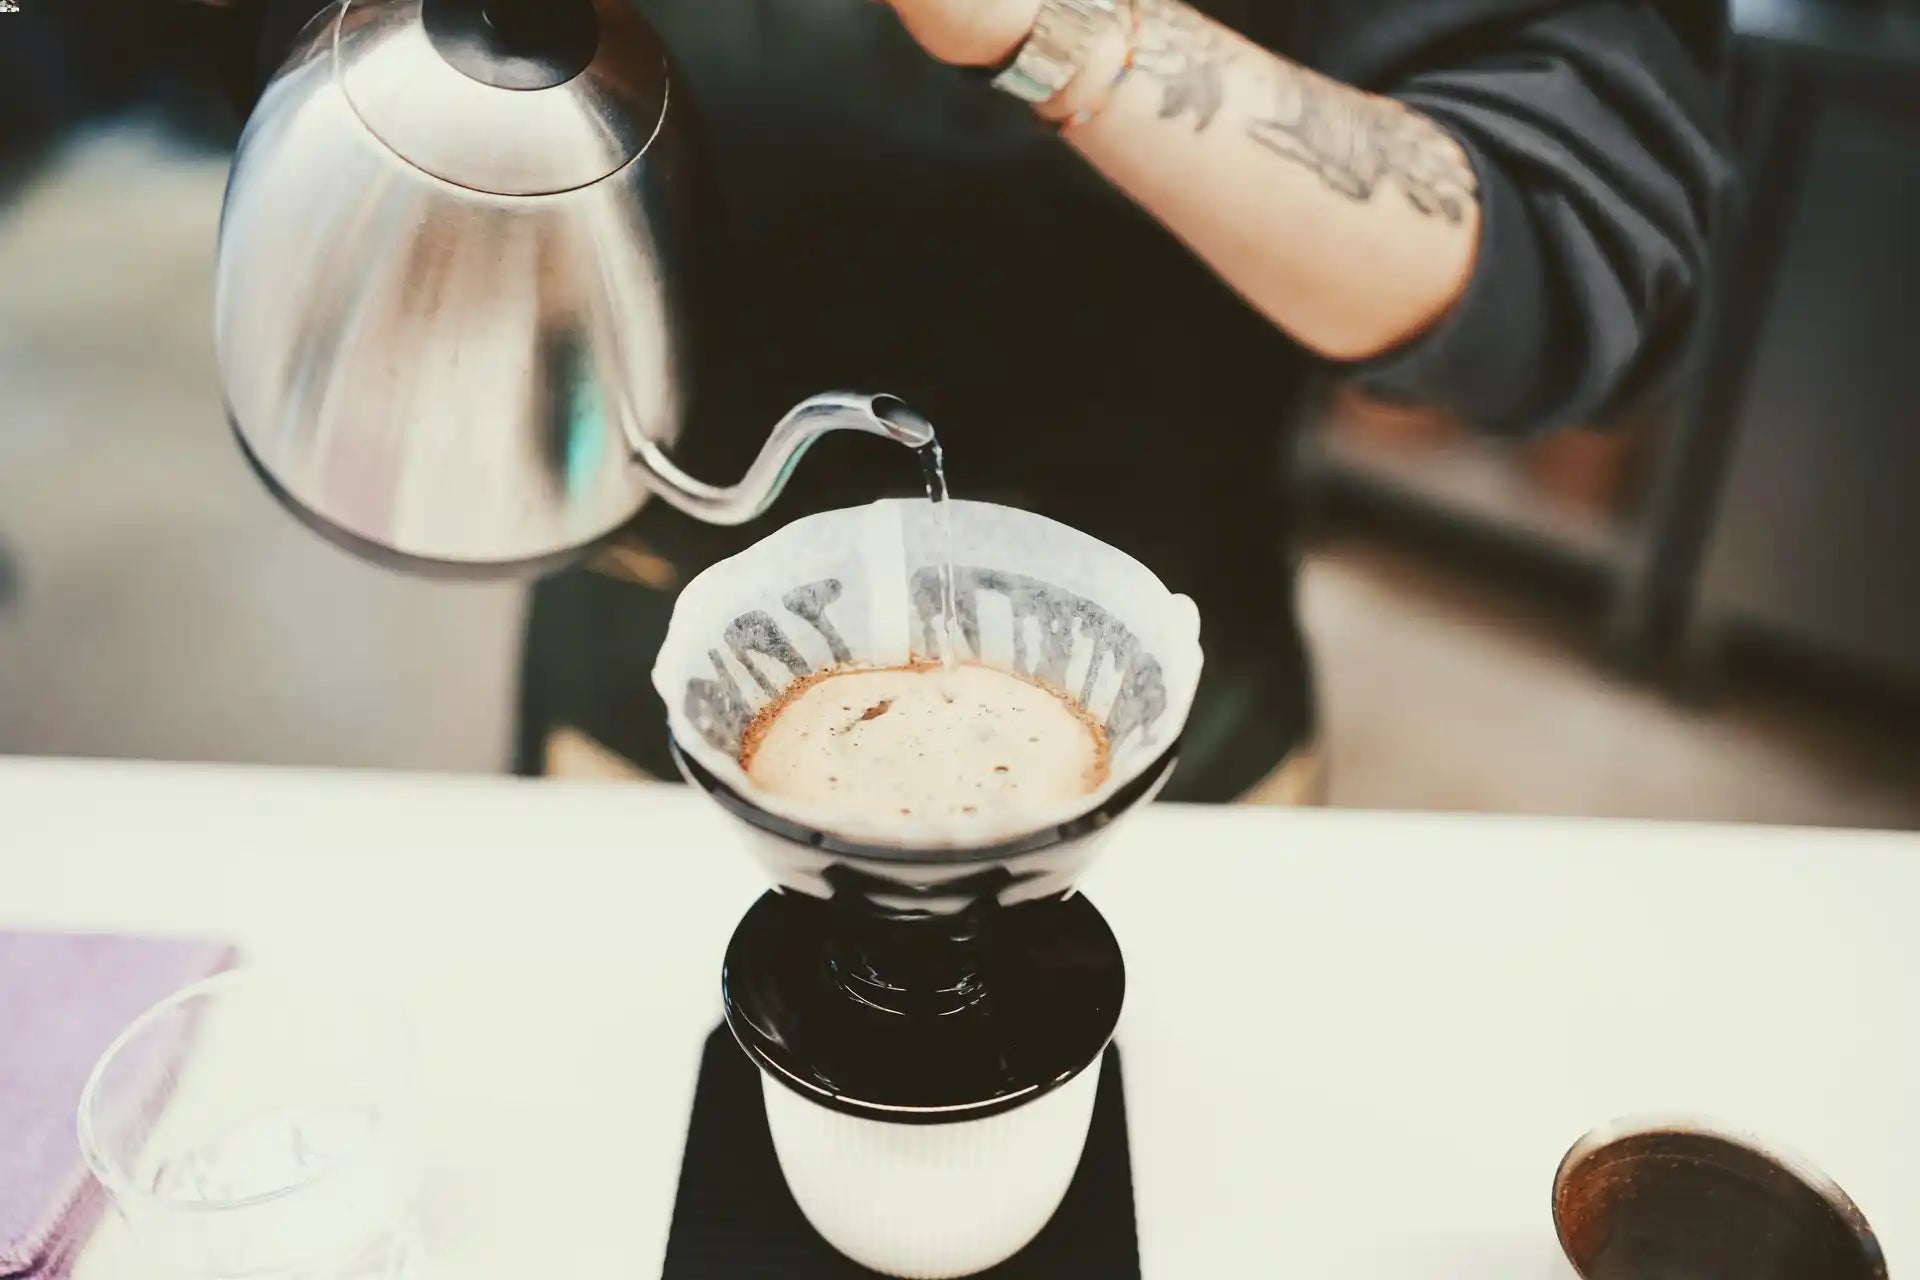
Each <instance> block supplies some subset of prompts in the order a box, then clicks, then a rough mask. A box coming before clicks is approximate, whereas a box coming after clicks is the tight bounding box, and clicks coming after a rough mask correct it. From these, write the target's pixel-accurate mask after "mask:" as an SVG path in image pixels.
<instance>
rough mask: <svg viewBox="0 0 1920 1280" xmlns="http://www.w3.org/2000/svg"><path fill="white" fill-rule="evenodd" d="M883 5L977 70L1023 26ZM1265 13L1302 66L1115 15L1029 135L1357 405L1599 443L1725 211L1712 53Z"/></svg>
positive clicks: (1656, 346)
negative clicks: (1292, 33) (1373, 403)
mask: <svg viewBox="0 0 1920 1280" xmlns="http://www.w3.org/2000/svg"><path fill="white" fill-rule="evenodd" d="M887 2H888V3H889V4H891V6H892V7H893V9H894V10H895V12H896V13H898V15H899V16H900V18H901V20H902V22H903V24H904V25H905V26H906V28H907V29H908V31H909V32H910V33H911V34H912V35H913V36H914V37H915V38H916V39H917V40H918V41H919V42H920V44H921V45H922V47H923V48H925V49H926V51H927V52H928V53H930V54H931V55H933V56H934V57H936V58H938V59H941V60H943V61H946V62H950V63H955V64H959V65H972V66H994V65H999V64H1002V63H1005V62H1006V61H1007V60H1008V59H1009V58H1010V57H1011V56H1012V54H1013V53H1014V51H1015V50H1017V49H1019V48H1020V47H1021V46H1022V44H1023V42H1024V41H1025V40H1026V39H1027V36H1028V34H1029V32H1031V31H1032V29H1033V27H1034V24H1035V22H1036V18H1037V15H1038V14H1039V12H1040V7H1041V0H887ZM1271 3H1274V4H1276V5H1288V6H1302V7H1303V9H1304V14H1303V16H1304V17H1305V18H1306V19H1307V21H1304V22H1303V23H1302V24H1301V30H1302V31H1303V33H1304V38H1303V40H1302V48H1301V49H1300V50H1299V56H1300V57H1301V58H1302V59H1305V60H1309V61H1311V62H1312V64H1313V66H1312V67H1309V66H1307V65H1305V64H1304V63H1303V62H1297V61H1294V60H1292V59H1291V58H1288V57H1283V56H1281V55H1280V54H1277V53H1274V52H1271V51H1269V50H1267V49H1264V48H1261V47H1260V46H1258V45H1256V44H1254V43H1253V42H1251V41H1249V40H1247V39H1245V38H1243V37H1242V36H1241V35H1239V34H1238V33H1236V32H1234V31H1231V30H1229V29H1228V28H1227V27H1225V26H1223V25H1221V24H1220V23H1217V22H1215V21H1213V20H1212V19H1210V18H1208V17H1207V16H1205V15H1204V14H1202V13H1200V12H1199V11H1198V10H1197V9H1196V8H1194V7H1192V6H1190V5H1189V4H1186V3H1183V2H1182V0H1122V3H1120V4H1119V6H1118V7H1119V9H1120V11H1121V14H1122V15H1127V14H1128V13H1131V14H1132V15H1133V16H1132V20H1131V21H1128V20H1127V19H1126V18H1125V17H1124V16H1123V18H1122V19H1121V20H1120V21H1117V22H1115V23H1113V24H1111V26H1110V27H1109V29H1108V31H1107V33H1106V35H1105V36H1104V38H1103V41H1102V42H1101V43H1098V44H1096V45H1095V46H1094V47H1092V48H1091V49H1090V50H1088V51H1087V52H1086V53H1085V54H1084V55H1083V57H1082V58H1081V60H1080V62H1079V70H1078V72H1077V74H1076V75H1075V76H1074V78H1073V79H1072V80H1071V81H1070V82H1069V83H1068V84H1067V86H1066V88H1065V89H1063V90H1061V91H1060V92H1059V93H1058V94H1057V95H1056V97H1055V98H1054V99H1052V100H1049V101H1046V102H1044V103H1042V104H1041V105H1040V107H1038V108H1037V110H1039V111H1040V113H1041V114H1042V115H1043V116H1047V117H1050V118H1052V119H1054V120H1056V121H1058V122H1063V123H1062V135H1063V137H1064V140H1065V141H1066V143H1067V145H1069V146H1071V147H1073V148H1074V149H1075V150H1076V151H1078V152H1079V153H1080V154H1081V155H1082V156H1083V157H1084V158H1085V159H1086V160H1087V161H1088V162H1090V163H1091V164H1092V165H1093V166H1094V168H1095V169H1097V170H1098V171H1099V172H1100V173H1102V174H1103V175H1104V176H1105V177H1106V178H1107V179H1108V180H1109V181H1111V182H1112V183H1113V184H1114V185H1115V186H1116V187H1117V188H1119V189H1120V190H1121V191H1124V192H1125V193H1126V194H1127V195H1128V196H1130V197H1131V198H1132V199H1133V200H1134V201H1135V202H1136V203H1138V204H1139V205H1140V206H1142V207H1143V208H1144V209H1145V210H1146V211H1147V212H1148V213H1150V214H1152V215H1153V216H1154V217H1155V218H1156V219H1157V220H1158V221H1159V222H1160V223H1161V224H1162V225H1163V226H1164V227H1166V229H1167V230H1168V231H1169V232H1170V233H1171V234H1173V235H1174V236H1176V237H1177V238H1178V239H1180V240H1181V241H1183V242H1185V244H1186V245H1187V246H1188V247H1189V248H1191V249H1192V250H1193V251H1194V252H1195V253H1196V254H1197V255H1198V256H1199V257H1200V258H1201V259H1202V260H1203V261H1204V262H1205V263H1206V264H1207V265H1208V266H1209V267H1211V268H1212V270H1213V271H1214V273H1215V274H1216V275H1218V276H1219V277H1220V278H1221V279H1222V280H1223V281H1225V282H1226V283H1227V284H1228V285H1229V286H1231V287H1232V288H1233V289H1235V290H1236V291H1238V292H1239V293H1240V294H1241V295H1242V296H1243V297H1244V298H1245V299H1246V300H1247V301H1248V302H1249V303H1250V304H1252V306H1253V307H1255V308H1256V309H1257V310H1259V311H1260V312H1261V313H1262V314H1264V315H1265V316H1266V317H1267V318H1268V319H1269V320H1271V321H1272V322H1273V323H1274V324H1275V325H1276V326H1278V327H1279V328H1280V329H1282V330H1284V331H1285V332H1287V333H1288V334H1290V335H1291V336H1292V337H1293V338H1295V339H1296V340H1297V341H1299V342H1300V343H1301V344H1302V345H1304V346H1306V347H1308V348H1311V349H1312V350H1314V351H1316V352H1318V353H1320V354H1321V355H1323V356H1327V357H1331V358H1334V359H1338V360H1344V361H1352V362H1357V363H1358V369H1357V370H1356V373H1357V376H1358V377H1359V378H1360V379H1361V381H1362V382H1363V383H1364V384H1365V385H1367V386H1369V387H1371V388H1373V389H1374V390H1377V391H1382V392H1385V393H1387V394H1390V395H1393V396H1396V397H1399V398H1403V399H1411V400H1418V401H1422V402H1425V403H1432V404H1438V405H1441V406H1443V407H1446V408H1448V409H1451V410H1453V411H1454V412H1455V413H1457V414H1459V415H1460V416H1462V417H1463V418H1465V419H1467V420H1470V421H1474V422H1477V423H1479V424H1481V425H1482V426H1483V427H1486V428H1489V429H1493V430H1501V431H1523V430H1530V429H1536V428H1539V427H1543V426H1551V425H1558V424H1563V423H1569V422H1586V423H1594V422H1598V421H1604V420H1606V419H1607V418H1608V417H1610V416H1612V415H1615V414H1617V413H1619V412H1620V411H1621V410H1622V408H1624V407H1625V406H1627V405H1628V404H1630V403H1632V402H1633V401H1635V400H1637V399H1639V398H1641V397H1642V396H1644V395H1645V394H1646V393H1647V392H1648V391H1650V390H1652V389H1653V388H1654V387H1655V386H1657V385H1658V384H1659V383H1660V382H1661V381H1663V380H1664V379H1666V378H1667V377H1668V376H1670V375H1671V373H1672V372H1673V371H1675V370H1676V369H1678V368H1679V367H1681V364H1682V362H1681V359H1680V357H1681V356H1682V354H1683V353H1684V352H1685V351H1686V349H1687V347H1688V344H1689V342H1690V341H1691V336H1692V334H1693V331H1694V329H1695V327H1696V326H1697V325H1698V323H1699V317H1700V315H1701V314H1702V312H1703V311H1704V308H1703V307H1701V306H1700V305H1699V301H1700V295H1701V293H1702V291H1703V290H1702V283H1703V278H1704V276H1705V272H1706V264H1707V257H1708V253H1707V250H1708V243H1709V224H1710V221H1711V220H1712V218H1713V216H1714V215H1715V214H1716V213H1718V212H1720V211H1721V210H1723V209H1724V208H1725V206H1726V203H1727V201H1726V192H1727V189H1728V187H1729V185H1730V165H1729V163H1728V161H1727V151H1728V148H1727V146H1726V144H1725V141H1724V131H1723V128H1722V126H1721V124H1720V121H1719V112H1718V95H1717V93H1716V91H1715V86H1714V83H1713V72H1714V71H1715V69H1716V66H1717V63H1718V56H1717V50H1716V48H1715V46H1714V41H1713V34H1714V33H1713V31H1712V30H1708V29H1706V27H1705V26H1702V25H1696V26H1695V27H1688V26H1686V25H1684V24H1683V23H1681V22H1680V21H1679V20H1678V18H1677V17H1676V16H1675V14H1676V13H1677V12H1679V11H1680V9H1681V7H1680V6H1677V5H1676V6H1672V7H1671V8H1663V7H1660V6H1656V5H1651V4H1645V3H1638V2H1637V0H1564V2H1563V3H1559V4H1551V5H1548V4H1540V3H1537V2H1535V0H1481V2H1480V3H1476V4H1473V5H1455V4H1451V3H1443V2H1442V0H1367V2H1366V3H1358V2H1357V0H1334V2H1320V3H1316V0H1271ZM1699 8H1700V9H1701V10H1702V11H1710V10H1711V9H1712V6H1710V5H1705V6H1699ZM1718 31H1719V33H1720V35H1721V36H1724V24H1722V25H1721V26H1720V27H1719V28H1718ZM1315 67H1318V68H1327V69H1332V68H1339V69H1340V74H1341V76H1342V77H1345V78H1350V79H1351V80H1352V81H1353V83H1351V84H1349V83H1343V82H1342V80H1341V79H1336V78H1333V77H1332V76H1329V75H1326V74H1322V73H1321V72H1320V71H1318V70H1315V69H1314V68H1315ZM1356 85H1358V86H1362V87H1355V86H1356ZM1369 90H1378V92H1370V91H1369Z"/></svg>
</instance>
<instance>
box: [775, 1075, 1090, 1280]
mask: <svg viewBox="0 0 1920 1280" xmlns="http://www.w3.org/2000/svg"><path fill="white" fill-rule="evenodd" d="M760 1085H761V1094H762V1096H764V1097H765V1099H766V1106H767V1127H768V1129H770V1130H771V1131H772V1133H773V1148H774V1151H775V1152H776V1153H777V1154H778V1155H779V1157H780V1171H781V1173H783V1174H784V1175H786V1179H787V1188H788V1189H789V1190H790V1191H792V1192H793V1198H794V1200H795V1201H796V1202H798V1203H799V1205H800V1211H801V1212H802V1213H804V1214H805V1215H806V1217H807V1221H808V1222H810V1223H812V1224H813V1228H814V1230H816V1231H818V1232H819V1233H820V1234H821V1236H823V1237H824V1238H825V1239H826V1241H827V1242H828V1243H829V1244H831V1245H832V1246H833V1247H834V1248H836V1249H838V1250H839V1251H840V1252H842V1253H844V1254H846V1255H847V1256H848V1257H849V1258H852V1259H853V1260H854V1261H855V1262H858V1263H859V1264H860V1265H861V1266H864V1267H869V1268H871V1269H872V1270H875V1271H878V1272H881V1273H882V1274H885V1275H890V1276H900V1277H902V1278H903V1280H949V1278H950V1277H954V1276H967V1275H972V1274H973V1273H975V1272H977V1271H985V1270H986V1269H987V1268H988V1267H991V1266H994V1265H996V1264H998V1263H1001V1262H1004V1261H1005V1260H1006V1259H1008V1258H1010V1257H1012V1256H1013V1255H1014V1254H1016V1253H1018V1252H1019V1251H1020V1250H1021V1249H1023V1248H1025V1247H1026V1245H1027V1244H1028V1242H1029V1241H1031V1240H1032V1239H1033V1238H1034V1237H1035V1236H1036V1235H1038V1234H1040V1229H1041V1228H1042V1227H1044V1226H1046V1225H1047V1222H1048V1220H1049V1219H1050V1218H1052V1217H1053V1214H1054V1211H1055V1210H1056V1209H1058V1208H1059V1207H1060V1200H1061V1198H1062V1197H1063V1196H1065V1195H1066V1193H1067V1186H1068V1184H1069V1183H1071V1182H1072V1181H1073V1174H1074V1170H1075V1169H1076V1168H1078V1167H1079V1164H1080V1153H1081V1149H1082V1148H1083V1147H1084V1146H1085V1145H1086V1140H1087V1128H1088V1125H1089V1124H1090V1122H1091V1121H1092V1118H1093V1100H1094V1095H1095V1093H1096V1092H1097V1091H1098V1089H1099V1085H1100V1058H1099V1057H1096V1058H1095V1059H1094V1060H1093V1061H1092V1062H1091V1063H1089V1064H1088V1065H1087V1066H1086V1068H1085V1069H1084V1070H1082V1071H1081V1072H1080V1073H1079V1074H1078V1075H1076V1076H1074V1077H1073V1078H1072V1079H1071V1080H1069V1081H1067V1082H1066V1083H1065V1084H1062V1085H1059V1086H1058V1087H1056V1088H1053V1089H1049V1090H1047V1091H1046V1092H1045V1093H1042V1094H1039V1095H1038V1096H1036V1097H1034V1098H1032V1099H1031V1100H1029V1101H1027V1102H1025V1103H1022V1104H1021V1105H1020V1106H1017V1107H1014V1108H1013V1109H1012V1110H1010V1111H1002V1112H999V1113H998V1114H996V1115H991V1116H987V1117H986V1118H985V1119H981V1120H962V1121H957V1122H955V1123H952V1124H892V1123H888V1122H886V1121H882V1120H870V1119H867V1118H865V1117H861V1116H851V1115H847V1114H845V1113H843V1112H840V1111H835V1110H833V1109H832V1108H830V1107H824V1106H821V1105H820V1104H819V1103H817V1102H814V1101H812V1100H810V1099H808V1098H805V1097H803V1096H801V1095H800V1094H799V1093H798V1092H796V1091H795V1090H793V1089H790V1088H788V1087H787V1086H786V1085H784V1084H781V1083H780V1082H779V1081H778V1080H776V1079H774V1078H773V1077H772V1076H771V1075H769V1074H767V1073H766V1072H764V1071H763V1072H761V1075H760Z"/></svg>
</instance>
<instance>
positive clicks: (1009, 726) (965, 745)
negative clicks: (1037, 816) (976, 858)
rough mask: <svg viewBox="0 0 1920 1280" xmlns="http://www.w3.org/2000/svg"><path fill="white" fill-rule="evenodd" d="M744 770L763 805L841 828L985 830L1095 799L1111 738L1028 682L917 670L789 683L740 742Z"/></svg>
mask: <svg viewBox="0 0 1920 1280" xmlns="http://www.w3.org/2000/svg"><path fill="white" fill-rule="evenodd" d="M740 764H741V767H742V768H744V769H745V770H746V771H747V776H748V777H749V778H751V779H752V780H753V782H754V784H755V785H756V786H757V787H759V788H761V789H762V791H764V792H765V793H766V794H769V795H777V796H784V797H787V798H790V799H792V800H795V801H798V802H800V803H803V804H806V805H807V806H809V807H810V808H816V809H818V810H819V811H821V812H830V813H836V814H839V815H841V816H842V821H844V822H846V823H847V824H848V825H850V826H857V827H868V826H871V825H873V824H876V823H880V822H885V821H888V820H889V819H893V818H897V819H902V820H909V821H910V820H912V819H915V818H918V819H920V820H922V821H932V822H940V823H942V824H947V823H953V824H957V825H959V826H962V827H966V826H976V825H977V826H979V827H981V828H983V829H992V828H999V827H1002V826H1005V825H1006V824H1007V823H1008V822H1010V821H1017V819H1018V818H1019V816H1020V815H1022V814H1024V813H1030V812H1031V813H1042V812H1047V811H1049V810H1052V809H1054V808H1056V807H1058V806H1060V805H1061V804H1065V803H1071V802H1072V801H1073V800H1075V799H1076V798H1078V797H1081V796H1084V795H1087V794H1089V793H1090V792H1092V791H1094V790H1096V789H1097V788H1098V787H1099V786H1100V784H1101V783H1103V782H1104V781H1106V776H1107V740H1106V734H1105V733H1104V732H1103V731H1102V730H1101V728H1100V726H1099V725H1097V724H1095V723H1094V722H1093V720H1092V719H1091V718H1090V717H1089V716H1088V715H1087V714H1086V712H1085V711H1083V710H1081V709H1080V708H1079V707H1077V706H1075V705H1074V704H1073V703H1072V702H1071V701H1070V700H1068V699H1067V698H1065V697H1063V696H1062V695H1060V694H1059V693H1056V692H1055V691H1053V690H1051V689H1048V688H1046V687H1045V686H1044V685H1042V684H1040V683H1039V682H1037V681H1035V680H1032V679H1028V678H1026V677H1023V676H1018V675H1013V674H1010V673H1008V672H1004V671H996V670H994V669H993V668H991V667H986V666H982V665H980V664H977V663H967V664H964V665H961V666H958V667H955V668H954V669H952V670H945V669H943V668H942V667H941V666H940V665H939V664H937V663H917V664H911V665H907V666H900V667H889V668H884V669H879V670H860V669H841V670H832V669H830V670H827V671H822V672H817V673H815V674H813V675H810V676H807V677H805V678H803V679H800V680H798V681H795V682H794V683H793V684H792V685H791V686H790V687H789V688H788V689H787V690H786V691H785V692H784V693H783V694H782V695H781V696H780V697H779V698H777V699H776V700H774V701H773V702H770V703H768V704H767V706H766V707H764V708H763V709H762V710H761V711H760V713H759V714H758V715H757V716H756V717H755V720H754V723H753V724H752V725H751V726H749V728H748V730H747V732H746V733H745V734H744V735H743V736H742V739H741V749H740Z"/></svg>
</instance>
